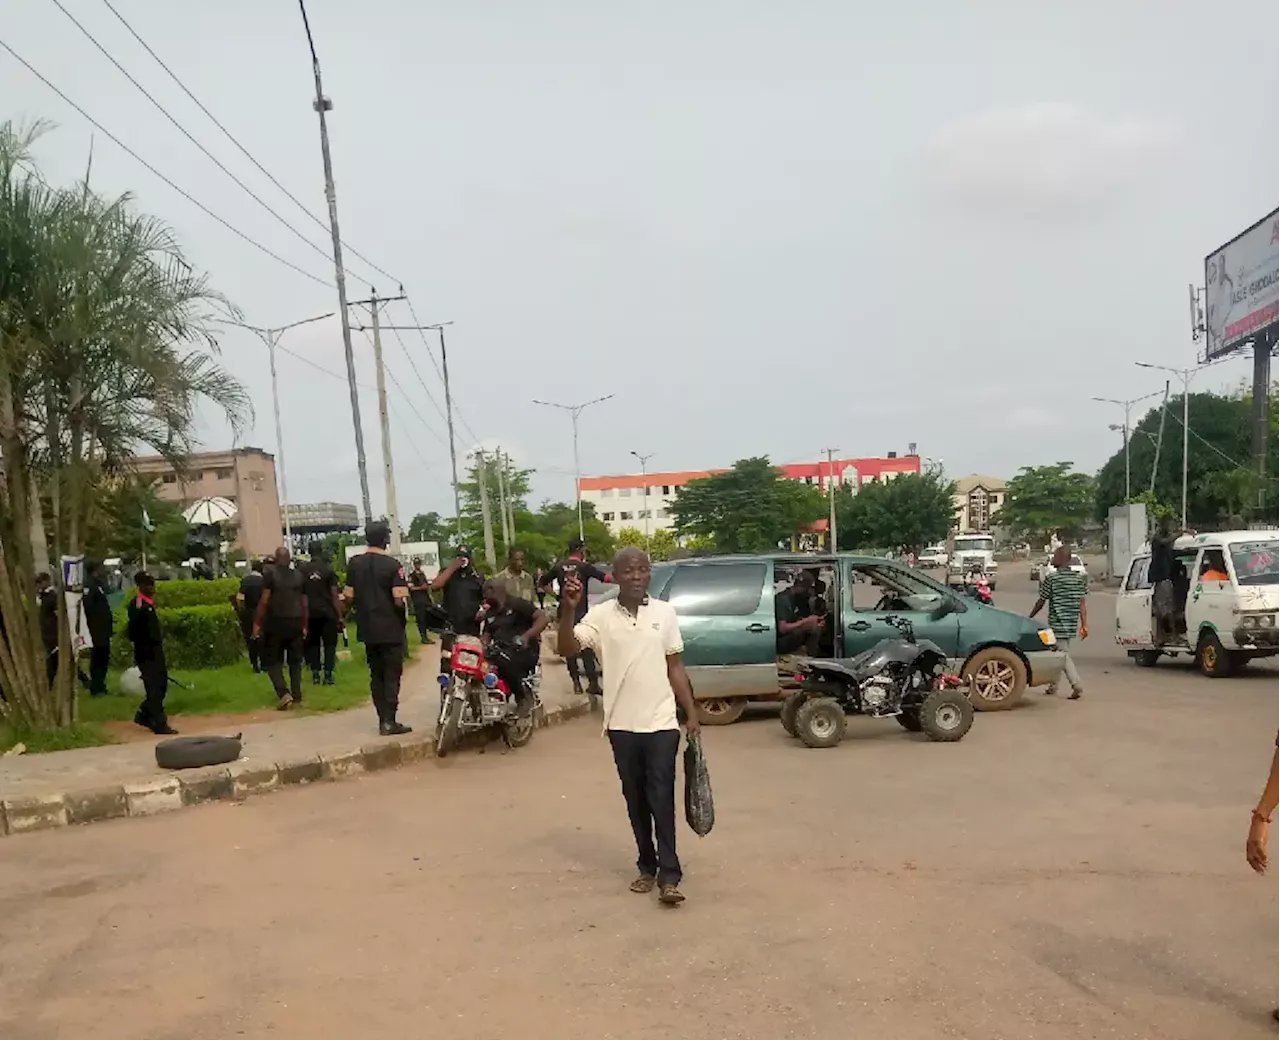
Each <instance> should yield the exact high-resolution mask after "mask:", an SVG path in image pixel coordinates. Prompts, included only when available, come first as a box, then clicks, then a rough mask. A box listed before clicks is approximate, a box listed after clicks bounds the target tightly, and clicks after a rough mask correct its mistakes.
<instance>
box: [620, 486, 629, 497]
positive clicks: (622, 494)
mask: <svg viewBox="0 0 1280 1040" xmlns="http://www.w3.org/2000/svg"><path fill="white" fill-rule="evenodd" d="M618 497H619V498H630V497H631V489H630V488H618Z"/></svg>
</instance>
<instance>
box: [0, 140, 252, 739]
mask: <svg viewBox="0 0 1280 1040" xmlns="http://www.w3.org/2000/svg"><path fill="white" fill-rule="evenodd" d="M44 129H45V126H44V125H43V124H36V125H35V126H33V127H32V128H30V129H28V130H17V129H15V128H14V126H13V125H12V124H11V123H5V124H0V460H3V482H2V483H0V615H2V616H3V619H4V624H5V629H6V639H4V640H0V685H3V686H4V689H5V693H6V697H7V699H6V700H2V701H0V719H2V720H4V721H5V722H7V723H8V724H10V725H17V726H20V727H50V726H65V725H68V724H70V723H72V722H74V720H75V714H76V700H75V697H74V695H73V686H72V679H73V676H74V672H75V669H74V667H73V666H72V665H73V656H72V653H71V644H70V635H69V631H68V628H67V624H66V618H65V617H63V616H62V614H63V611H62V609H61V603H62V600H61V599H59V605H60V606H59V632H60V637H59V644H60V652H59V660H60V661H61V662H62V667H61V668H60V669H59V672H58V675H57V677H56V679H55V682H54V684H53V686H52V688H50V686H49V684H48V683H47V682H46V679H45V676H44V666H43V661H44V651H43V647H42V645H41V641H40V635H39V630H38V619H37V616H36V608H35V605H34V600H33V598H32V597H31V595H30V589H31V582H32V577H33V574H34V573H35V570H36V566H37V558H36V556H37V549H36V547H35V546H36V544H37V543H43V542H44V541H45V538H44V536H43V532H45V531H48V532H49V544H48V551H49V554H50V555H51V556H52V558H54V559H57V558H58V557H59V556H61V555H63V554H67V555H76V554H79V553H80V552H81V551H82V550H83V549H84V547H85V541H86V537H87V535H88V533H89V516H90V512H91V508H92V497H93V489H94V487H95V486H96V485H98V484H99V483H100V482H101V481H104V480H108V481H109V480H112V479H116V478H118V477H120V476H121V475H123V474H125V473H127V472H128V470H129V467H130V463H131V460H132V458H133V456H134V454H135V453H136V452H137V451H139V450H146V451H150V452H155V453H158V454H160V455H162V456H164V457H165V458H166V459H168V460H170V461H171V462H172V463H174V464H175V465H181V462H182V458H183V457H184V456H185V455H186V454H188V453H189V452H190V450H191V448H192V446H193V443H194V437H195V433H196V409H197V406H198V404H199V402H200V400H201V399H202V398H203V399H205V400H207V401H209V402H211V403H213V404H214V405H215V406H216V407H217V408H219V409H220V410H221V411H222V412H223V414H224V415H225V416H226V417H227V419H228V420H229V421H230V423H231V426H232V428H233V430H234V431H235V432H236V433H239V431H240V430H241V429H242V428H243V425H244V422H245V421H246V420H247V419H248V418H249V417H250V415H251V409H250V405H249V398H248V396H247V394H246V393H245V391H244V389H243V387H241V385H240V384H239V383H238V382H237V381H236V380H235V379H234V378H232V377H231V376H230V375H228V374H227V373H226V372H225V371H224V370H223V369H221V368H220V367H219V366H218V364H217V363H216V357H217V340H216V338H215V334H214V332H213V326H212V325H211V323H210V319H211V317H212V314H211V308H212V307H213V306H217V307H220V308H221V309H222V310H223V312H229V313H231V314H232V315H233V316H234V315H236V314H237V312H236V311H235V309H234V308H233V307H232V306H231V304H230V303H229V302H227V301H226V300H225V299H223V298H222V297H220V296H219V295H218V294H217V293H215V292H213V291H212V290H211V289H210V287H209V285H208V283H207V281H206V279H205V277H204V276H203V275H201V274H199V273H198V272H197V271H196V270H195V269H194V268H193V267H192V266H191V264H190V263H188V262H187V260H186V259H185V257H184V256H183V254H182V251H181V248H180V247H179V245H178V243H177V241H176V240H175V239H174V236H173V234H172V233H171V232H170V231H169V229H168V228H167V227H166V226H165V225H164V224H162V223H161V222H159V221H157V220H155V219H153V218H151V217H147V216H143V215H140V214H138V213H136V212H135V211H134V210H133V207H132V202H131V199H130V198H129V197H128V196H127V195H126V196H121V197H119V198H116V199H104V198H101V197H99V196H98V195H96V194H95V193H94V192H92V191H91V190H90V188H89V186H88V183H87V182H86V183H84V184H80V185H76V186H75V187H74V188H70V189H55V188H53V187H50V186H49V185H48V184H47V182H46V180H45V178H44V177H42V176H41V175H40V174H39V172H38V170H37V169H35V167H34V163H33V159H32V155H31V146H32V145H33V144H34V142H35V141H36V139H37V138H38V137H39V136H40V134H41V133H43V131H44ZM37 532H40V537H38V538H37V537H36V533H37ZM39 563H40V567H41V569H43V567H44V563H45V561H44V560H40V561H39Z"/></svg>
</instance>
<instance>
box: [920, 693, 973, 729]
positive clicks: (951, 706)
mask: <svg viewBox="0 0 1280 1040" xmlns="http://www.w3.org/2000/svg"><path fill="white" fill-rule="evenodd" d="M972 725H973V705H972V704H970V703H969V698H967V697H966V696H965V695H964V694H963V693H962V692H961V691H960V690H934V691H933V692H932V693H931V694H929V696H928V697H926V698H925V699H924V703H923V704H921V705H920V729H921V731H922V732H923V733H924V735H925V736H926V737H928V738H929V739H930V740H936V741H944V742H951V741H956V740H960V739H961V738H962V737H963V736H964V735H965V734H966V733H968V732H969V729H970V727H971V726H972Z"/></svg>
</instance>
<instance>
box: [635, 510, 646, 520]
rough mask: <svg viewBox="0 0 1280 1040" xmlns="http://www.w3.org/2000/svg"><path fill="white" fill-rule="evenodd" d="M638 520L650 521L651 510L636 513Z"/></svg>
mask: <svg viewBox="0 0 1280 1040" xmlns="http://www.w3.org/2000/svg"><path fill="white" fill-rule="evenodd" d="M636 519H637V520H648V519H649V510H647V509H642V510H640V512H638V513H636Z"/></svg>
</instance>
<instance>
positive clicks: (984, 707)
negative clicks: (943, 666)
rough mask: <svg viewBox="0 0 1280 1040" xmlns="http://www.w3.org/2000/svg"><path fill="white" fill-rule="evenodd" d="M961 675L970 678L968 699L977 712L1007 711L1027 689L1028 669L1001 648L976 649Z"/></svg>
mask: <svg viewBox="0 0 1280 1040" xmlns="http://www.w3.org/2000/svg"><path fill="white" fill-rule="evenodd" d="M962 674H963V675H964V677H965V678H966V679H968V678H972V679H973V687H972V693H971V694H970V700H971V701H972V703H973V706H974V708H976V709H977V710H978V711H1007V710H1008V709H1009V708H1012V707H1013V706H1014V705H1015V704H1017V703H1018V701H1020V700H1022V695H1023V693H1025V692H1026V689H1027V666H1026V665H1025V664H1023V663H1022V658H1021V657H1019V656H1018V655H1017V654H1015V653H1014V652H1013V651H1012V650H1009V649H1008V648H1006V647H1003V646H990V647H987V649H985V650H979V651H978V652H977V653H976V654H974V655H973V656H972V657H971V658H969V660H968V662H966V664H965V666H964V671H963V673H962Z"/></svg>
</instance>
